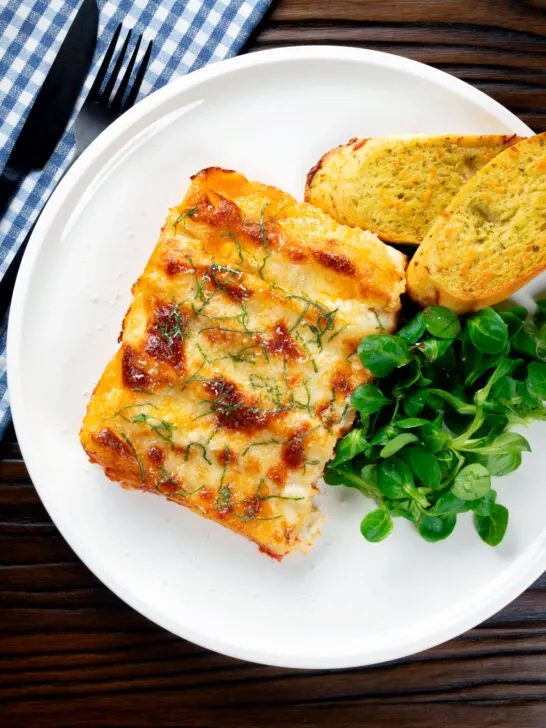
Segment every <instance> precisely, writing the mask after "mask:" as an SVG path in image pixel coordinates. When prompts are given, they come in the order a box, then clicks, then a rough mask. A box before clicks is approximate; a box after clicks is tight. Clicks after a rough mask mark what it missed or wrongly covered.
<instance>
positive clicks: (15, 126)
mask: <svg viewBox="0 0 546 728" xmlns="http://www.w3.org/2000/svg"><path fill="white" fill-rule="evenodd" d="M270 2H271V0H98V5H99V8H100V21H99V40H98V42H97V49H96V52H95V59H94V62H93V66H92V68H91V72H90V73H89V76H88V78H87V81H86V83H85V88H84V91H83V92H82V94H81V98H80V100H79V103H78V105H77V107H76V109H78V108H79V107H80V106H81V105H82V104H83V101H84V99H85V95H86V93H87V91H88V90H89V89H90V88H91V84H92V82H93V78H94V77H95V75H96V73H97V70H98V67H99V65H100V61H101V59H102V56H103V55H104V51H105V49H106V47H107V46H108V43H109V42H110V39H111V38H112V35H113V33H114V31H115V29H116V27H117V25H118V23H120V22H121V21H123V24H124V27H126V28H131V27H134V29H135V32H134V33H133V38H132V43H133V44H134V43H135V42H136V38H137V37H138V35H139V34H140V33H143V34H144V41H145V42H144V43H143V47H142V48H141V51H140V53H141V54H143V53H144V49H145V47H146V45H147V41H148V40H153V41H154V43H153V51H152V56H151V59H150V63H149V65H148V70H147V73H146V76H145V78H144V81H143V83H142V87H141V90H140V97H142V96H146V95H147V94H149V93H150V92H151V91H153V90H155V89H157V88H160V87H161V86H163V85H164V84H165V83H167V81H169V79H171V78H172V77H176V76H179V75H182V74H186V73H189V72H190V71H194V70H196V69H197V68H201V67H202V66H204V65H206V64H207V63H213V62H215V61H219V60H222V59H223V58H228V57H230V56H233V55H236V54H237V53H238V51H239V50H240V49H241V47H242V45H243V44H244V42H245V41H246V40H247V38H248V37H249V35H250V33H251V32H252V30H253V29H254V28H255V26H256V25H257V23H258V22H259V20H260V19H261V18H262V16H263V14H264V13H265V11H266V9H267V7H268V6H269V4H270ZM79 5H80V2H79V0H70V1H69V2H67V1H66V0H8V2H7V4H6V3H5V0H4V7H3V8H1V9H0V169H3V167H4V165H5V164H6V162H7V159H8V157H9V154H10V152H11V150H12V148H13V145H14V143H15V140H16V138H17V135H18V133H19V131H20V129H21V126H22V124H23V122H24V120H25V117H26V114H27V113H28V111H29V110H30V107H31V105H32V102H33V100H34V98H35V96H36V94H37V93H38V90H39V88H40V86H41V84H42V83H43V81H44V78H45V77H46V75H47V72H48V70H49V68H50V67H51V64H52V62H53V59H54V58H55V55H56V53H57V51H58V50H59V48H60V46H61V43H62V41H63V39H64V37H65V35H66V32H67V30H68V27H69V25H70V23H71V22H72V20H73V19H74V16H75V14H76V12H77V10H78V7H79ZM128 55H129V54H128ZM73 142H74V139H73V136H72V134H71V132H70V130H69V131H68V132H67V133H66V134H65V136H64V138H63V139H62V140H61V141H60V142H59V144H58V146H57V148H56V150H55V152H54V154H53V156H52V157H51V159H50V161H49V163H48V165H47V166H46V168H45V169H44V170H42V171H41V172H36V173H33V174H30V175H28V177H26V179H25V180H24V182H23V184H22V186H21V188H20V189H19V192H18V194H17V196H16V197H15V198H14V199H13V200H12V203H11V206H10V208H9V210H8V211H7V213H6V215H5V216H4V218H3V219H2V220H1V221H0V278H1V277H2V276H3V275H4V273H5V271H6V269H7V267H8V265H9V263H10V261H11V260H12V258H13V256H14V255H15V253H16V252H17V249H18V248H19V246H20V245H21V243H22V241H23V240H24V239H25V236H26V234H27V232H28V231H29V229H30V227H31V225H32V223H33V222H34V220H35V219H36V217H37V216H38V214H39V212H40V211H41V209H42V207H43V205H44V204H45V202H46V200H47V198H48V197H49V195H50V193H51V192H52V190H53V188H54V187H55V185H56V184H57V182H58V181H59V180H60V178H61V176H62V174H63V172H64V171H65V169H66V168H67V166H68V164H69V162H70V159H71V156H72V149H73ZM6 327H7V319H6V320H5V321H3V322H2V327H1V330H0V437H1V436H2V434H3V433H4V431H5V429H6V427H7V425H8V424H9V422H10V414H9V400H8V394H7V379H6Z"/></svg>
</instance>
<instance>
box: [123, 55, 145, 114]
mask: <svg viewBox="0 0 546 728" xmlns="http://www.w3.org/2000/svg"><path fill="white" fill-rule="evenodd" d="M151 55H152V41H150V42H149V43H148V47H147V48H146V52H145V53H144V55H143V57H142V60H141V61H140V66H139V68H138V71H137V74H136V76H135V80H134V83H133V85H132V87H131V90H130V91H129V94H128V95H127V98H126V99H125V103H124V105H123V109H122V111H127V109H130V108H131V106H133V104H134V103H135V101H136V97H137V96H138V92H139V91H140V87H141V85H142V79H143V78H144V74H145V73H146V68H147V66H148V63H149V61H150V56H151Z"/></svg>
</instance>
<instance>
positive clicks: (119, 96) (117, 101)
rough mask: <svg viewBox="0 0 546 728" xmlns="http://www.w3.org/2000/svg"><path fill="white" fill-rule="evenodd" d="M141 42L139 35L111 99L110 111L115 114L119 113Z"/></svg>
mask: <svg viewBox="0 0 546 728" xmlns="http://www.w3.org/2000/svg"><path fill="white" fill-rule="evenodd" d="M141 41H142V35H139V37H138V40H137V44H136V46H135V49H134V51H133V53H132V55H131V58H130V59H129V63H128V65H127V69H126V71H125V74H124V75H123V78H122V79H121V83H120V85H119V88H118V90H117V91H116V95H115V96H114V99H113V101H112V103H111V104H110V110H111V111H113V112H114V113H115V114H119V113H120V112H121V102H122V101H123V96H124V94H125V91H126V89H127V86H128V85H129V81H130V79H131V73H132V71H133V66H134V65H135V61H136V59H137V55H138V49H139V48H140V43H141Z"/></svg>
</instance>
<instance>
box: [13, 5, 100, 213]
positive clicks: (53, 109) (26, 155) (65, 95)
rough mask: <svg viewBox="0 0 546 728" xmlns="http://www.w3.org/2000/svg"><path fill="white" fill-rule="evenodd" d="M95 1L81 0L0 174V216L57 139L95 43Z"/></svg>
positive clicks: (59, 137) (71, 108) (44, 162)
mask: <svg viewBox="0 0 546 728" xmlns="http://www.w3.org/2000/svg"><path fill="white" fill-rule="evenodd" d="M98 21H99V12H98V8H97V3H96V0H83V2H82V5H81V7H80V9H79V10H78V13H77V14H76V17H75V18H74V21H73V23H72V25H71V26H70V28H69V30H68V33H67V35H66V37H65V39H64V41H63V43H62V45H61V47H60V49H59V52H58V53H57V56H56V57H55V60H54V61H53V65H52V66H51V69H50V70H49V73H48V74H47V76H46V78H45V81H44V83H43V85H42V88H41V89H40V91H39V92H38V95H37V96H36V100H35V101H34V104H33V105H32V108H31V110H30V113H29V115H28V117H27V119H26V121H25V123H24V125H23V128H22V129H21V132H20V133H19V136H18V137H17V141H16V142H15V146H14V147H13V149H12V151H11V154H10V156H9V158H8V161H7V163H6V166H5V168H4V171H3V172H2V174H1V175H0V219H1V218H2V216H3V214H4V213H5V211H6V209H7V207H8V205H9V202H10V200H11V198H12V197H13V195H14V194H15V192H16V191H17V188H18V187H19V184H20V182H21V180H22V179H23V177H25V176H26V175H27V174H28V173H29V172H32V171H33V170H37V169H42V168H43V167H44V166H45V164H46V162H47V161H48V159H49V158H50V157H51V155H52V154H53V151H54V149H55V147H56V146H57V144H58V142H59V140H60V139H61V137H62V135H63V133H64V131H65V129H66V126H67V124H68V121H69V119H70V115H71V114H72V111H73V109H74V106H75V105H76V101H77V100H78V96H79V94H80V91H81V88H82V86H83V82H84V81H85V77H86V76H87V73H88V71H89V66H90V65H91V60H92V59H93V53H94V51H95V45H96V42H97V32H98Z"/></svg>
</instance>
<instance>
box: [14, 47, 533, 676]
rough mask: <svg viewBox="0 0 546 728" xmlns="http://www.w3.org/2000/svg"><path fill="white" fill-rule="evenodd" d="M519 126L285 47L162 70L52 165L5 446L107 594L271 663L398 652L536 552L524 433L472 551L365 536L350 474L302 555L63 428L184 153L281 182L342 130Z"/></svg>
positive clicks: (452, 87)
mask: <svg viewBox="0 0 546 728" xmlns="http://www.w3.org/2000/svg"><path fill="white" fill-rule="evenodd" d="M408 132H460V133H476V132H477V133H480V132H481V133H488V132H498V133H507V132H518V133H520V134H528V133H530V129H529V128H528V127H526V126H525V124H523V123H522V122H521V121H519V120H518V119H517V118H516V117H515V116H513V115H512V114H511V113H510V112H508V111H507V110H506V109H504V108H502V107H501V106H499V104H497V103H496V102H495V101H492V100H491V99H490V98H488V97H486V96H484V95H483V94H481V93H480V92H479V91H476V90H475V89H473V88H471V87H469V86H467V85H466V84H464V83H462V82H461V81H458V80H456V79H454V78H452V77H450V76H447V75H445V74H443V73H441V72H440V71H436V70H434V69H432V68H429V67H427V66H423V65H420V64H418V63H415V62H413V61H408V60H406V59H403V58H398V57H396V56H393V55H386V54H382V53H376V52H372V51H364V50H357V49H352V48H330V47H313V48H285V49H280V50H274V51H266V52H263V53H255V54H252V55H247V56H244V57H241V58H237V59H235V60H230V61H226V62H223V63H219V64H217V65H214V66H212V67H209V68H206V69H204V70H202V71H197V72H196V73H193V74H191V76H189V77H186V78H181V79H179V80H177V81H174V82H173V83H171V84H169V85H168V86H167V87H166V88H164V89H162V90H161V91H158V92H156V93H154V94H153V95H152V96H150V97H149V98H148V99H146V100H145V101H143V102H142V103H140V104H138V105H137V106H136V107H135V108H134V109H132V110H131V111H130V112H129V113H127V114H126V115H125V116H123V117H122V118H121V119H119V120H118V121H117V122H116V123H115V124H113V125H112V126H111V127H110V128H109V129H108V130H107V131H106V132H105V133H104V134H103V135H102V136H101V137H100V139H98V140H97V141H96V142H95V143H94V144H93V145H92V146H91V147H90V148H89V149H88V151H87V152H86V153H85V154H84V155H83V156H82V157H81V158H80V159H79V161H78V162H77V163H76V164H75V165H74V167H73V168H72V169H71V170H70V172H69V173H68V174H67V175H66V177H65V178H64V179H63V181H62V182H61V184H60V185H59V187H58V189H57V190H56V192H55V194H54V195H53V197H52V199H51V201H50V202H49V204H48V206H47V209H46V210H45V212H44V213H43V215H42V217H41V219H40V222H39V224H38V226H37V228H36V231H35V233H34V235H33V237H32V241H31V243H30V246H29V248H28V251H27V254H26V256H25V259H24V262H23V266H22V268H21V273H20V276H19V279H18V281H17V286H16V291H15V296H14V301H13V306H12V311H11V320H10V329H9V386H10V392H11V400H12V409H13V415H14V420H15V425H16V430H17V436H18V438H19V442H20V444H21V448H22V451H23V455H24V458H25V461H26V463H27V465H28V468H29V471H30V474H31V477H32V479H33V481H34V484H35V486H36V488H37V490H38V492H39V494H40V497H41V498H42V500H43V502H44V504H45V506H46V508H47V510H48V511H49V514H50V515H51V517H52V519H53V520H54V521H55V523H56V525H57V526H58V528H59V530H60V531H61V533H62V534H63V536H64V537H65V538H66V540H67V541H68V542H69V543H70V545H71V546H72V548H73V549H74V550H75V551H76V553H77V554H78V555H79V556H80V558H81V559H82V560H83V561H84V562H85V563H86V564H87V565H88V566H89V568H90V569H91V570H92V571H93V572H94V573H95V574H96V575H97V576H98V577H99V578H100V579H101V580H102V581H103V582H104V583H105V584H106V585H107V586H108V587H109V588H110V589H112V591H114V592H115V593H116V594H118V595H119V596H120V597H121V598H122V599H124V600H125V601H126V602H127V603H128V604H130V605H131V606H132V607H134V608H135V609H137V610H138V611H139V612H141V613H142V614H144V615H146V616H147V617H148V618H150V619H152V620H153V621H154V622H157V623H158V624H160V625H162V626H163V627H165V628H167V629H169V630H171V631H172V632H174V633H176V634H178V635H180V636H181V637H184V638H186V639H189V640H191V641H193V642H196V643H198V644H200V645H203V646H205V647H209V648H211V649H214V650H217V651H218V652H222V653H225V654H228V655H232V656H235V657H240V658H245V659H247V660H254V661H256V662H262V663H267V664H272V665H281V666H289V667H308V668H334V667H349V666H356V665H366V664H371V663H374V662H378V661H382V660H389V659H392V658H397V657H401V656H404V655H407V654H410V653H412V652H415V651H418V650H422V649H425V648H428V647H431V646H432V645H435V644H438V643H439V642H442V641H444V640H446V639H448V638H451V637H454V636H455V635H457V634H459V633H461V632H463V631H464V630H466V629H468V628H470V627H472V626H473V625H475V624H477V623H478V622H480V621H482V620H483V619H485V618H487V617H489V616H490V615H491V614H493V613H494V612H495V611H497V610H498V609H500V608H501V607H502V606H504V605H505V604H506V603H507V602H509V601H510V600H511V599H513V598H514V597H516V596H517V595H518V594H520V592H522V591H523V590H524V589H525V588H526V587H527V586H528V585H529V584H531V582H532V581H533V580H534V579H536V578H537V577H538V576H539V575H540V574H541V572H542V571H543V569H544V568H545V566H546V531H545V528H544V526H545V524H544V513H546V488H544V487H543V482H541V481H542V480H543V477H542V476H541V473H543V472H544V470H545V469H546V453H545V452H544V450H543V451H542V452H540V447H537V445H538V439H539V437H543V436H544V430H542V431H541V430H538V431H537V430H533V431H531V433H530V440H531V442H532V444H534V445H535V450H536V452H535V453H534V454H533V455H526V456H525V459H524V464H523V466H522V467H521V468H520V470H518V471H517V473H515V474H514V475H512V476H510V477H507V478H504V479H502V480H499V481H498V483H497V484H496V487H497V488H498V490H499V493H500V496H499V499H500V501H501V502H503V503H505V504H506V505H507V506H508V507H509V508H510V513H511V518H510V524H509V529H508V534H507V536H506V539H505V541H504V542H503V544H502V545H501V546H500V547H499V548H497V549H492V548H489V547H488V546H486V545H485V544H483V543H482V542H481V541H480V540H479V538H478V537H477V536H476V534H475V533H474V531H473V526H472V523H471V519H470V516H469V515H467V516H463V517H460V518H459V523H458V525H457V529H456V531H455V533H454V535H453V536H452V537H451V538H449V539H448V540H447V541H445V542H442V543H438V544H428V543H425V542H424V541H422V540H421V539H420V538H419V537H418V535H417V534H416V532H415V530H414V528H413V527H412V526H411V525H410V524H409V523H407V522H400V521H399V520H398V521H397V522H396V527H395V532H394V534H393V535H392V536H391V537H390V538H389V539H388V540H387V541H385V542H384V543H381V544H378V545H372V544H369V543H367V542H366V541H364V539H363V538H362V537H361V536H360V533H359V528H358V526H359V522H360V519H361V517H362V515H363V514H364V512H365V511H366V510H367V509H368V508H370V507H371V506H372V504H371V503H367V502H366V501H365V500H364V499H363V498H362V496H360V494H359V493H355V492H352V491H350V490H348V489H342V488H337V489H336V488H330V489H328V488H325V492H324V495H323V496H321V500H322V507H323V509H324V510H325V512H326V514H327V516H328V521H327V525H326V527H325V528H324V531H323V534H322V536H321V538H320V539H319V541H318V542H317V544H316V546H315V547H314V549H313V550H312V552H311V553H310V554H309V555H308V556H304V555H299V554H298V555H294V556H292V557H289V558H286V559H285V560H284V561H283V562H282V563H280V564H279V563H277V562H275V561H273V560H271V559H269V558H268V557H267V556H264V555H262V554H260V553H259V552H258V550H257V548H256V547H255V546H254V545H253V544H251V543H249V542H247V541H245V540H244V539H242V538H240V537H239V536H236V535H234V534H232V533H230V532H228V531H227V530H225V529H223V528H222V527H220V526H218V525H216V524H213V523H210V522H208V521H205V520H204V519H201V518H199V517H198V516H196V515H194V514H193V513H190V512H189V511H186V510H185V509H184V508H181V507H179V506H177V505H175V504H172V503H168V502H167V501H165V500H162V499H160V498H157V497H155V496H153V495H148V494H143V493H139V492H126V491H124V490H123V489H122V488H120V487H119V485H116V484H114V483H111V482H110V481H108V480H107V479H106V478H105V477H104V475H103V474H102V471H101V470H100V468H99V467H97V466H92V465H90V464H89V463H88V462H87V458H86V456H85V455H84V453H83V451H82V449H81V447H80V444H79V441H78V431H79V428H80V423H81V420H82V417H83V414H84V410H85V406H86V403H87V401H88V398H89V396H90V393H91V391H92V389H93V386H94V385H95V383H96V381H97V379H98V378H99V376H100V374H101V372H102V369H103V367H104V365H105V363H106V361H107V360H108V359H109V357H110V356H111V355H112V353H113V352H114V350H115V349H116V337H117V334H118V331H119V328H120V322H121V319H122V317H123V314H124V312H125V310H126V308H127V305H128V303H129V299H130V286H131V284H132V283H133V281H134V280H135V279H136V278H137V277H138V275H139V273H140V272H141V271H142V269H143V267H144V265H145V263H146V260H147V258H148V256H149V254H150V253H151V251H152V249H153V247H154V244H155V241H156V238H157V236H158V233H159V228H160V226H161V224H162V222H163V219H164V217H165V215H166V212H167V207H168V206H170V205H174V204H177V203H178V202H179V201H180V200H181V198H182V196H183V194H184V192H185V190H186V187H187V185H188V177H189V175H191V174H193V173H194V172H196V171H197V170H199V169H201V168H202V167H206V166H209V165H219V166H223V167H227V168H234V169H237V170H239V171H241V172H243V173H244V174H245V175H247V176H248V177H250V178H253V179H257V180H260V181H263V182H268V183H272V184H274V185H278V186H280V187H282V188H283V189H285V190H287V191H288V192H291V193H293V194H295V195H296V196H298V197H299V198H301V196H302V192H303V184H304V179H305V173H306V172H307V170H308V169H309V168H310V167H311V166H312V165H313V164H314V163H315V162H316V160H317V159H318V157H319V156H320V155H321V154H322V153H323V152H324V151H326V150H327V149H330V148H331V147H332V146H334V145H336V144H339V143H341V142H344V141H346V140H347V139H348V138H349V137H351V136H355V135H359V136H374V135H386V134H398V133H408Z"/></svg>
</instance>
